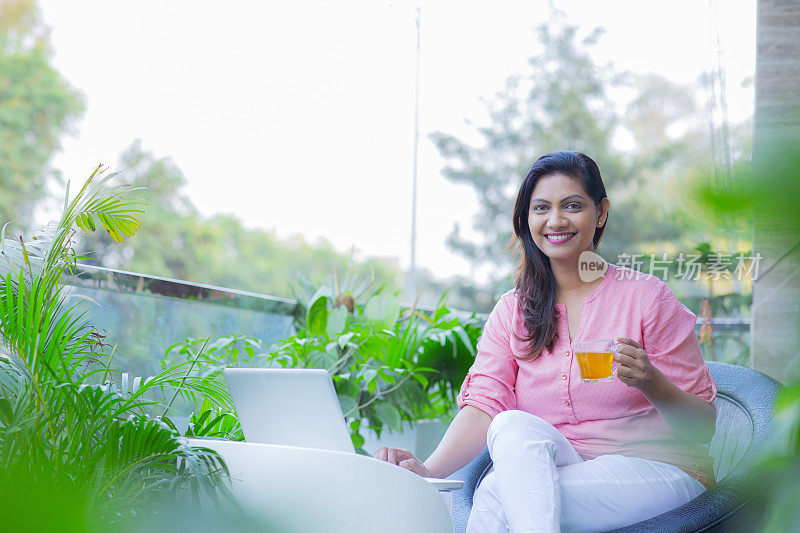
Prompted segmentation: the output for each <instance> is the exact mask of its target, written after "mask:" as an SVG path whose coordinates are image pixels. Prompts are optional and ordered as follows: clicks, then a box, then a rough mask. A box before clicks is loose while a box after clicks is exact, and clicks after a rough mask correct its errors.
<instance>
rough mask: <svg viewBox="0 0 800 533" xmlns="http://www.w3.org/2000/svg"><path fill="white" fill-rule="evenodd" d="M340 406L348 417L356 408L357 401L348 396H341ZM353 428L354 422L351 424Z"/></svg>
mask: <svg viewBox="0 0 800 533" xmlns="http://www.w3.org/2000/svg"><path fill="white" fill-rule="evenodd" d="M339 404H340V405H341V406H342V413H343V414H345V415H347V413H350V412H351V411H353V410H355V408H356V405H357V404H356V399H355V398H353V397H352V396H347V395H346V394H339ZM350 424H351V427H352V424H353V423H352V422H351V423H350Z"/></svg>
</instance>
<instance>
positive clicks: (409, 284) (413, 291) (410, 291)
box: [405, 3, 420, 303]
mask: <svg viewBox="0 0 800 533" xmlns="http://www.w3.org/2000/svg"><path fill="white" fill-rule="evenodd" d="M419 21H420V6H419V3H417V17H416V22H417V76H416V87H415V94H414V168H413V172H412V178H411V183H412V186H411V187H412V188H411V264H410V265H409V268H408V274H407V275H406V290H405V293H406V298H407V299H408V300H409V303H411V302H414V301H415V300H416V296H417V152H418V147H419V34H420V25H419Z"/></svg>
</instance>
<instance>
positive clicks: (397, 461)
mask: <svg viewBox="0 0 800 533" xmlns="http://www.w3.org/2000/svg"><path fill="white" fill-rule="evenodd" d="M372 456H373V457H374V458H375V459H379V460H381V461H386V462H387V463H392V464H393V465H397V466H399V467H402V468H405V469H406V470H411V471H412V472H414V473H415V474H419V475H420V476H422V477H433V476H431V473H430V471H429V470H428V468H427V467H426V466H425V464H424V463H423V462H422V461H420V460H419V459H417V458H416V457H414V454H413V453H411V452H410V451H408V450H402V449H399V448H388V447H386V446H381V447H380V448H378V449H377V450H375V453H374V454H372Z"/></svg>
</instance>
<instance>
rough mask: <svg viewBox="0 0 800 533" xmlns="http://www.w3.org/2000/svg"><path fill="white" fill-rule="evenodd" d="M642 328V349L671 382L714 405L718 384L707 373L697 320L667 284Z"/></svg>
mask: <svg viewBox="0 0 800 533" xmlns="http://www.w3.org/2000/svg"><path fill="white" fill-rule="evenodd" d="M654 292H655V296H654V299H653V301H652V303H651V304H650V306H649V307H648V310H647V313H646V316H645V319H644V321H643V324H642V340H643V343H642V344H643V346H642V347H643V348H644V351H645V352H646V353H647V355H648V357H649V358H650V361H651V362H652V363H653V365H654V366H655V367H656V368H658V369H659V370H660V371H661V372H662V373H663V374H664V375H665V376H666V377H667V378H668V379H669V380H670V381H671V382H673V383H674V384H675V385H677V386H678V388H680V389H681V390H683V391H686V392H690V393H692V394H695V395H697V396H700V397H701V398H703V399H705V400H706V401H707V402H708V403H710V404H711V405H714V398H715V397H716V395H717V384H716V383H715V382H714V379H713V378H712V377H711V374H709V372H708V367H707V366H706V363H705V361H703V356H702V354H701V352H700V342H699V341H698V340H697V334H696V333H695V324H696V323H697V317H696V316H695V314H694V313H692V312H691V311H690V310H689V309H688V308H687V307H686V306H685V305H683V304H681V303H680V302H679V301H678V299H677V298H676V297H675V295H674V294H673V293H672V291H671V290H670V289H669V287H667V285H666V284H663V283H662V284H661V287H660V288H659V289H658V290H656V291H654Z"/></svg>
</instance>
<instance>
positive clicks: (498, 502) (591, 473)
mask: <svg viewBox="0 0 800 533" xmlns="http://www.w3.org/2000/svg"><path fill="white" fill-rule="evenodd" d="M487 444H488V447H489V454H490V455H491V457H492V461H493V463H494V465H493V467H492V469H491V470H490V471H489V472H488V473H487V475H486V476H485V477H484V479H483V480H482V481H481V483H480V485H479V486H478V488H477V490H476V491H475V496H474V500H473V504H472V512H471V513H470V515H469V522H468V524H467V533H496V532H503V533H505V532H507V531H509V530H510V531H512V532H513V533H523V532H525V533H528V532H533V531H536V532H539V531H546V532H559V531H581V532H584V531H608V530H610V529H614V528H618V527H622V526H625V525H629V524H633V523H636V522H639V521H641V520H645V519H647V518H650V517H653V516H656V515H659V514H661V513H663V512H666V511H669V510H670V509H674V508H676V507H678V506H680V505H683V504H684V503H686V502H688V501H689V500H691V499H693V498H695V497H696V496H697V495H699V494H700V493H701V492H703V491H704V490H705V487H703V485H702V484H701V483H700V482H699V481H697V480H695V479H693V478H692V477H691V476H690V475H689V474H687V473H685V472H684V471H682V470H681V469H680V468H678V467H676V466H673V465H670V464H667V463H662V462H659V461H649V460H647V459H641V458H638V457H626V456H622V455H602V456H600V457H598V458H596V459H592V460H590V461H584V460H583V459H581V457H580V455H578V452H576V451H575V448H573V447H572V444H570V443H569V441H568V440H567V439H566V438H565V437H564V436H563V435H562V434H561V433H559V432H558V430H557V429H556V428H554V427H553V426H552V425H551V424H549V423H548V422H545V421H544V420H542V419H541V418H539V417H538V416H534V415H532V414H529V413H526V412H524V411H504V412H502V413H500V414H498V415H497V416H495V418H494V420H493V421H492V424H491V425H490V426H489V433H488V436H487Z"/></svg>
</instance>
